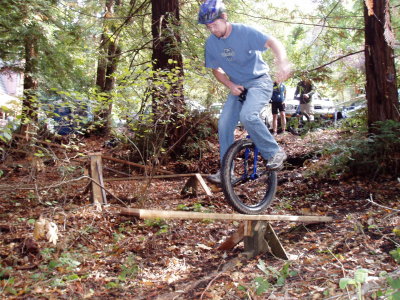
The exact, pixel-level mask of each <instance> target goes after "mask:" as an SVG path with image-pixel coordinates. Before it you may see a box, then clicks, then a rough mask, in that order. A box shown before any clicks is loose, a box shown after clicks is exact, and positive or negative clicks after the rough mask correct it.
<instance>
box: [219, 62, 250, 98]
mask: <svg viewBox="0 0 400 300" xmlns="http://www.w3.org/2000/svg"><path fill="white" fill-rule="evenodd" d="M212 72H213V74H214V76H215V78H217V80H218V81H219V82H221V83H222V84H223V85H225V86H226V87H227V88H228V89H230V90H231V94H232V95H235V96H239V95H240V94H241V93H242V92H243V90H244V87H243V86H241V85H237V84H234V83H233V82H232V81H230V80H229V77H228V75H226V73H225V72H224V71H223V70H222V69H221V68H218V69H212Z"/></svg>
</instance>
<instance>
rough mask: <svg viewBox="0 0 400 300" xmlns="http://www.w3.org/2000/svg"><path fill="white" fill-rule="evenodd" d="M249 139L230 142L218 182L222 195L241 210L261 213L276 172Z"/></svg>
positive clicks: (270, 197) (268, 200)
mask: <svg viewBox="0 0 400 300" xmlns="http://www.w3.org/2000/svg"><path fill="white" fill-rule="evenodd" d="M266 165H267V161H266V160H264V159H263V158H262V156H261V154H259V153H258V149H257V148H256V147H255V145H254V143H253V141H252V140H251V139H242V140H238V141H236V142H235V143H233V144H232V145H231V146H230V147H229V149H228V151H227V152H226V154H225V156H224V159H223V161H222V168H221V185H222V190H223V192H224V195H225V198H226V199H227V201H228V202H229V203H230V204H231V205H232V207H233V208H234V209H235V210H236V211H238V212H240V213H243V214H261V213H263V212H264V211H265V209H266V208H267V207H268V206H269V205H270V204H271V202H272V201H273V199H274V197H275V192H276V187H277V175H276V172H274V171H270V170H268V168H267V167H266Z"/></svg>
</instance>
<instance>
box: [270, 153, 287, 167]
mask: <svg viewBox="0 0 400 300" xmlns="http://www.w3.org/2000/svg"><path fill="white" fill-rule="evenodd" d="M286 158H287V155H286V153H285V151H283V150H282V149H281V148H280V149H279V150H278V152H277V153H276V154H275V155H274V156H273V157H272V158H270V159H269V160H268V162H267V168H268V169H270V170H272V171H275V170H281V169H282V168H283V162H284V161H285V160H286Z"/></svg>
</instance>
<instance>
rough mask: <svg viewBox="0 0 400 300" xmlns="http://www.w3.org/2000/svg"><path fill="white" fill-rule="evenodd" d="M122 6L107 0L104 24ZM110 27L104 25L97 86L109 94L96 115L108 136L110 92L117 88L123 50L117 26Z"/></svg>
mask: <svg viewBox="0 0 400 300" xmlns="http://www.w3.org/2000/svg"><path fill="white" fill-rule="evenodd" d="M120 5H121V1H120V0H107V1H106V12H105V14H104V19H105V20H104V22H105V23H106V22H107V19H109V18H111V17H113V16H114V9H115V8H116V7H118V6H120ZM107 28H108V26H107V25H104V27H103V33H102V35H101V40H100V49H101V54H100V55H101V56H100V57H99V59H98V65H97V76H96V85H97V86H98V87H99V91H100V92H102V93H105V94H107V96H106V97H105V98H104V100H102V103H101V109H100V112H99V113H98V114H97V115H96V120H97V121H98V122H99V123H100V124H101V126H102V127H101V128H100V129H101V131H102V132H103V133H105V134H107V133H108V132H109V131H110V128H111V112H112V104H113V103H112V99H111V95H110V92H111V91H112V90H113V89H114V86H115V77H114V75H113V74H114V73H115V72H116V71H117V66H118V58H119V56H120V54H121V49H120V47H119V45H118V36H116V35H115V30H116V28H115V26H111V30H107Z"/></svg>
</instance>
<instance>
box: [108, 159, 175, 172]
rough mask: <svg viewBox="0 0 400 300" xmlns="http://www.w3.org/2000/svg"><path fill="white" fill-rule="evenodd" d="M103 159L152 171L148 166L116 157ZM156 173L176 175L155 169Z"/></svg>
mask: <svg viewBox="0 0 400 300" xmlns="http://www.w3.org/2000/svg"><path fill="white" fill-rule="evenodd" d="M102 158H103V159H107V160H111V161H115V162H119V163H122V164H125V165H130V166H134V167H138V168H142V169H145V170H147V169H151V168H150V167H148V166H144V165H141V164H137V163H134V162H131V161H127V160H123V159H119V158H114V157H111V156H108V155H102ZM155 171H156V172H158V173H161V174H170V175H172V174H174V173H173V172H170V171H166V170H162V169H155Z"/></svg>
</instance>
